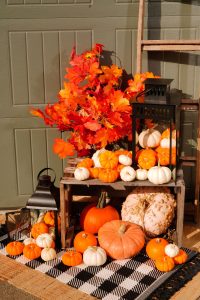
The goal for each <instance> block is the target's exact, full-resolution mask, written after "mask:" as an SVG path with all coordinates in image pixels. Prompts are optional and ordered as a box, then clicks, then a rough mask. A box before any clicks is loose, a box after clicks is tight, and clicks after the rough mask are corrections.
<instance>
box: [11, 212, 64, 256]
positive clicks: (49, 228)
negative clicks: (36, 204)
mask: <svg viewBox="0 0 200 300" xmlns="http://www.w3.org/2000/svg"><path fill="white" fill-rule="evenodd" d="M58 228H60V217H58ZM54 240H55V216H54V212H52V211H47V212H46V213H44V214H43V213H42V214H41V215H40V216H39V218H38V221H37V222H36V223H35V224H33V225H32V228H31V237H30V238H26V239H25V240H24V241H23V242H20V241H13V242H10V243H8V244H7V246H6V252H7V253H8V254H9V255H12V256H16V255H20V254H22V253H23V255H24V256H25V257H26V258H28V259H31V260H32V259H37V258H39V257H41V258H42V259H43V260H44V261H49V260H52V259H54V258H56V257H57V254H56V250H55V241H54Z"/></svg>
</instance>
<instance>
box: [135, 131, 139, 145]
mask: <svg viewBox="0 0 200 300" xmlns="http://www.w3.org/2000/svg"><path fill="white" fill-rule="evenodd" d="M138 139H139V135H138V133H137V131H136V132H135V144H137V143H138Z"/></svg>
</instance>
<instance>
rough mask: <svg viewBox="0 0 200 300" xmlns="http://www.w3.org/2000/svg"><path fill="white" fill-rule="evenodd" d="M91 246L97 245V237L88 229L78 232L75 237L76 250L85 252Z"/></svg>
mask: <svg viewBox="0 0 200 300" xmlns="http://www.w3.org/2000/svg"><path fill="white" fill-rule="evenodd" d="M89 246H97V239H96V237H95V236H94V235H93V234H92V233H89V232H86V231H81V232H79V233H77V234H76V236H75V238H74V248H75V249H76V251H78V252H80V253H83V252H84V251H85V250H86V249H87V247H89Z"/></svg>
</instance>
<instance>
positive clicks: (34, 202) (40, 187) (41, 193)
mask: <svg viewBox="0 0 200 300" xmlns="http://www.w3.org/2000/svg"><path fill="white" fill-rule="evenodd" d="M47 170H51V171H53V172H54V179H53V180H51V176H49V175H42V173H43V172H44V171H47ZM55 179H56V174H55V171H54V170H53V169H51V168H44V169H42V170H41V171H40V172H39V174H38V176H37V180H38V184H37V187H36V189H35V191H34V193H33V194H32V196H31V197H30V198H29V199H28V201H27V203H26V208H28V209H30V210H32V211H38V212H39V214H41V212H42V213H43V214H44V213H45V212H46V211H52V212H53V213H54V222H55V239H56V247H59V246H60V237H59V230H58V210H59V189H58V188H56V187H55V186H54V182H55Z"/></svg>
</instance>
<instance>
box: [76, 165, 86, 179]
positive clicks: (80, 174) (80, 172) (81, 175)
mask: <svg viewBox="0 0 200 300" xmlns="http://www.w3.org/2000/svg"><path fill="white" fill-rule="evenodd" d="M74 177H75V179H76V180H87V179H88V178H89V177H90V172H89V170H88V169H87V168H85V167H79V168H76V170H75V171H74Z"/></svg>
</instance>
